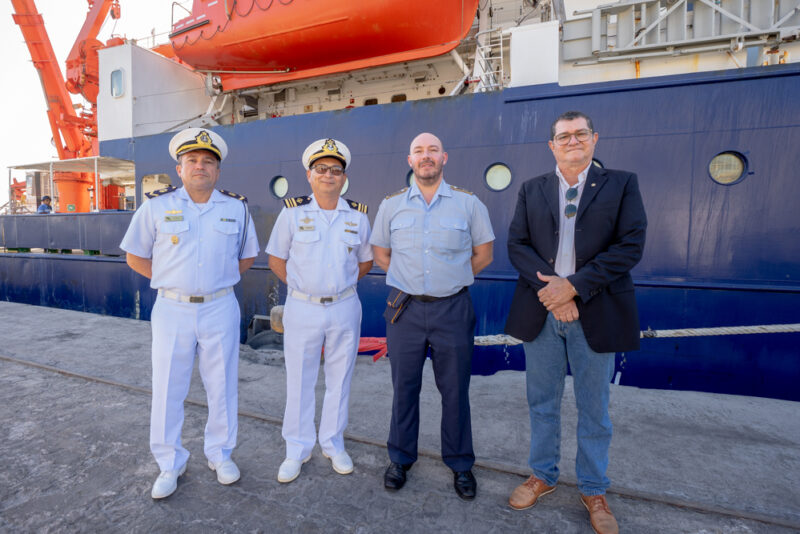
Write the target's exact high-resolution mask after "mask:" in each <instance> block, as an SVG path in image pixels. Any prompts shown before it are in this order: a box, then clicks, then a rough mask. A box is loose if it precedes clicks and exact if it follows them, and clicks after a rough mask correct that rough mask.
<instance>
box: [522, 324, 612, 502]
mask: <svg viewBox="0 0 800 534" xmlns="http://www.w3.org/2000/svg"><path fill="white" fill-rule="evenodd" d="M523 348H524V349H525V369H526V371H525V374H526V380H527V393H528V407H529V409H530V416H531V452H530V458H529V459H528V464H529V465H530V467H531V469H532V470H533V474H534V475H536V477H537V478H540V479H542V480H544V481H545V483H547V485H548V486H554V485H555V484H556V482H557V481H558V461H559V459H560V458H561V397H562V395H563V393H564V377H565V376H566V374H567V363H569V366H570V369H571V370H572V376H573V380H574V386H575V403H576V405H577V407H578V433H577V436H578V455H577V457H576V458H575V472H576V474H577V476H578V489H579V490H580V492H581V493H582V494H583V495H586V496H592V495H602V494H604V493H605V492H606V488H608V486H609V483H610V482H609V480H608V477H606V469H607V468H608V447H609V445H610V444H611V419H610V417H609V416H608V397H609V382H610V381H611V375H612V373H613V372H614V353H613V352H606V353H599V352H594V351H593V350H592V349H591V348H589V344H588V343H587V342H586V337H584V335H583V328H582V327H581V324H580V321H573V322H570V323H563V322H561V321H558V320H556V319H555V317H553V314H552V313H550V314H548V315H547V320H546V321H545V324H544V327H543V328H542V331H541V332H540V333H539V336H538V337H537V338H536V339H534V340H533V341H530V342H528V343H524V344H523Z"/></svg>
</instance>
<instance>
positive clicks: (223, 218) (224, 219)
mask: <svg viewBox="0 0 800 534" xmlns="http://www.w3.org/2000/svg"><path fill="white" fill-rule="evenodd" d="M219 220H220V221H222V222H236V219H226V218H225V217H220V219H219Z"/></svg>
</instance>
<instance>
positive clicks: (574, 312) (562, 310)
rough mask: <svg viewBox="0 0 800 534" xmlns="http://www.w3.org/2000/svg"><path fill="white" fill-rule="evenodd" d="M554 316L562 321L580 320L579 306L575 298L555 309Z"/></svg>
mask: <svg viewBox="0 0 800 534" xmlns="http://www.w3.org/2000/svg"><path fill="white" fill-rule="evenodd" d="M553 317H555V318H556V320H557V321H561V322H562V323H571V322H572V321H577V320H578V306H577V305H576V304H575V301H574V300H570V301H569V302H567V303H566V304H563V305H561V306H559V307H557V308H555V309H554V310H553Z"/></svg>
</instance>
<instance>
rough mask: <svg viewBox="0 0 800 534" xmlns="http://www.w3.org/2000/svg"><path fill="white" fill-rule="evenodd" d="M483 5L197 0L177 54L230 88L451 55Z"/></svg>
mask: <svg viewBox="0 0 800 534" xmlns="http://www.w3.org/2000/svg"><path fill="white" fill-rule="evenodd" d="M478 2H479V0H405V1H398V0H359V1H357V2H346V1H345V2H343V1H334V2H332V1H330V0H194V4H193V7H192V14H191V16H189V17H186V18H185V19H183V20H180V21H178V22H176V23H175V24H174V25H173V27H172V32H171V33H170V40H171V41H172V47H173V50H174V52H175V54H176V55H177V56H178V58H180V59H181V60H182V61H184V62H185V63H187V64H189V65H191V66H192V67H194V68H195V69H197V70H199V71H207V72H211V73H214V74H216V75H218V76H219V77H220V78H221V80H222V86H223V89H224V90H225V91H232V90H235V89H242V88H245V87H254V86H257V85H265V84H274V83H279V82H286V81H290V80H298V79H302V78H310V77H316V76H324V75H328V74H335V73H339V72H345V71H350V70H355V69H363V68H368V67H375V66H378V65H386V64H389V63H398V62H402V61H413V60H416V59H423V58H428V57H433V56H438V55H441V54H445V53H447V52H449V51H450V50H452V49H454V48H455V47H456V46H457V45H458V43H459V42H460V41H461V39H463V38H464V37H465V36H466V35H467V32H468V31H469V29H470V27H471V26H472V22H473V20H474V18H475V13H476V10H477V8H478Z"/></svg>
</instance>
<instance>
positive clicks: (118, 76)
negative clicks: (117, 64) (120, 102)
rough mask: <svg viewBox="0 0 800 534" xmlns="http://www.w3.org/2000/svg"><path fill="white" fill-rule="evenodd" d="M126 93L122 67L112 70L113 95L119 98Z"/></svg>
mask: <svg viewBox="0 0 800 534" xmlns="http://www.w3.org/2000/svg"><path fill="white" fill-rule="evenodd" d="M123 94H125V85H124V80H123V78H122V69H117V70H114V71H112V72H111V96H113V97H114V98H119V97H121V96H122V95H123Z"/></svg>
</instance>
